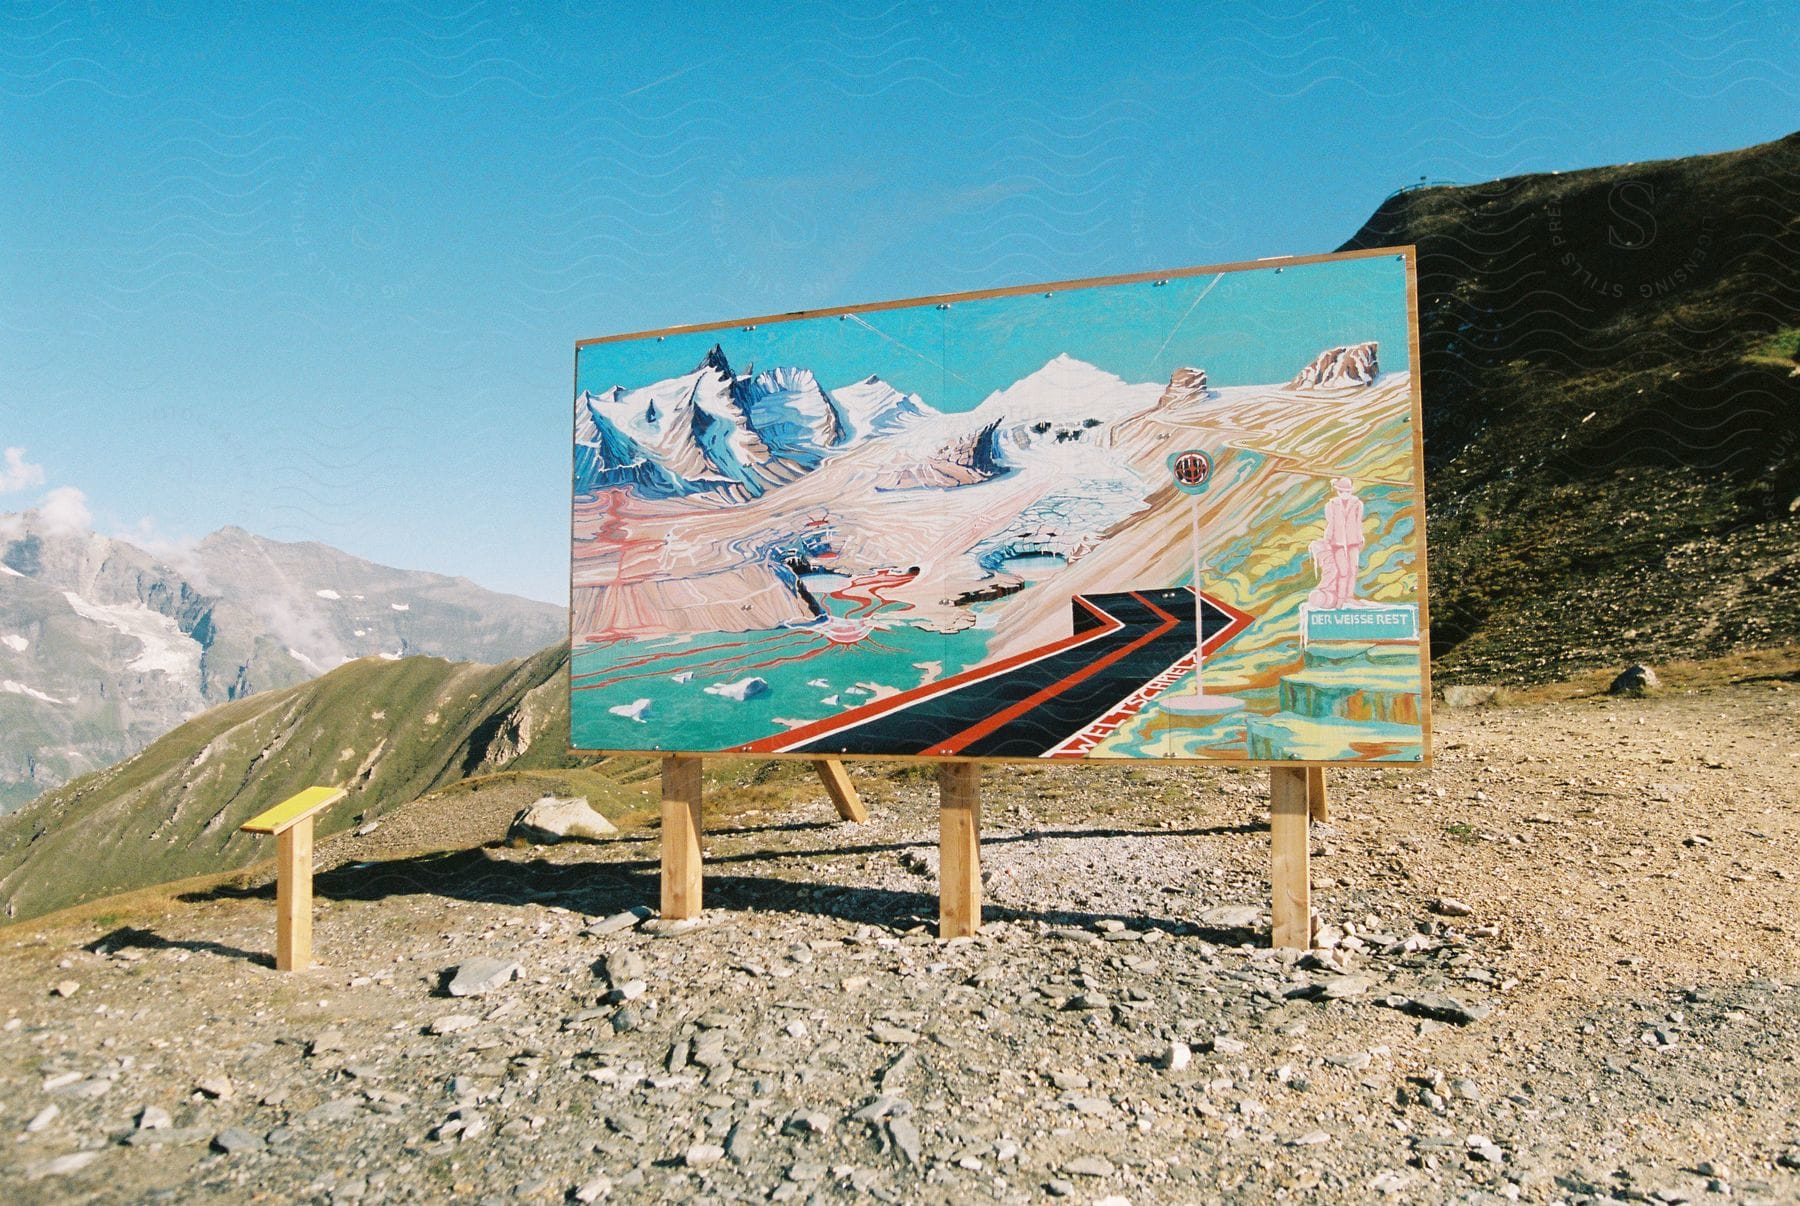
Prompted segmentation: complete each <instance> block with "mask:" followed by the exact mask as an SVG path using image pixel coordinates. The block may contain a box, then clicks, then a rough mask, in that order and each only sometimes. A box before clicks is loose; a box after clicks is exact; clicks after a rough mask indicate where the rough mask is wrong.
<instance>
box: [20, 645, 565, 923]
mask: <svg viewBox="0 0 1800 1206" xmlns="http://www.w3.org/2000/svg"><path fill="white" fill-rule="evenodd" d="M567 666H568V652H567V649H566V647H565V646H564V645H563V644H562V643H560V642H559V643H558V644H556V645H553V646H551V647H550V648H548V649H545V650H544V651H542V652H541V653H538V654H536V655H535V656H533V657H530V658H526V659H522V660H518V661H511V662H507V663H505V664H503V665H499V666H484V665H472V664H468V663H451V662H446V661H443V660H440V659H438V658H427V657H411V658H406V659H403V660H400V661H392V662H390V661H384V660H382V659H380V658H363V659H359V660H357V661H354V662H351V663H350V664H348V665H346V666H342V667H339V668H338V669H336V670H333V671H332V672H331V673H329V674H326V675H324V676H323V677H321V678H318V679H314V680H312V681H310V682H306V683H302V684H299V685H297V686H293V687H289V688H286V689H284V690H279V691H269V692H263V693H260V694H256V695H252V696H250V697H248V698H245V699H239V700H236V701H233V702H231V703H228V704H225V705H223V706H221V707H217V708H213V709H212V710H210V711H208V712H206V713H205V714H203V715H201V716H199V717H197V718H195V719H194V720H191V721H189V722H188V723H186V724H184V725H182V726H181V727H179V728H177V729H176V730H175V731H174V732H172V733H169V734H168V735H166V736H164V737H163V738H161V739H160V740H158V741H156V742H155V743H154V744H152V745H151V746H150V747H149V748H147V749H145V750H143V751H142V752H141V753H139V754H137V755H135V756H134V757H131V758H129V759H127V760H125V761H124V762H122V763H120V764H119V765H117V766H114V767H112V768H111V769H109V770H105V771H101V772H98V773H96V774H91V775H86V776H83V777H82V778H79V779H76V780H75V781H73V782H71V783H68V784H66V785H65V786H63V787H61V788H59V789H57V790H55V791H52V792H48V793H46V794H45V795H43V796H41V797H39V798H38V799H36V800H33V801H32V802H30V803H29V804H27V805H26V806H25V807H24V808H22V809H21V810H19V811H18V812H16V813H14V814H12V815H11V816H6V817H0V901H3V902H4V909H5V915H6V917H7V918H9V919H10V918H20V917H31V916H35V915H37V914H39V913H43V912H47V911H49V910H51V909H56V908H61V907H63V906H65V905H70V904H74V903H76V902H79V901H83V900H89V899H92V898H94V897H96V896H104V895H106V894H108V893H112V892H119V891H123V890H125V889H129V888H136V887H141V886H144V885H147V884H155V883H162V882H164V881H167V880H172V879H179V878H182V877H184V876H189V875H198V874H202V873H207V872H215V871H220V870H224V869H228V868H231V867H237V866H242V865H244V864H246V863H249V862H254V861H256V860H258V859H261V858H267V857H269V849H268V846H267V842H266V841H265V840H264V839H260V838H256V837H252V836H250V835H245V834H240V833H238V832H237V826H238V825H239V824H241V823H242V822H243V821H245V820H247V819H248V818H249V817H251V816H253V815H255V814H256V813H258V812H261V811H262V810H263V809H265V808H268V807H269V806H271V805H273V804H275V803H277V802H279V801H281V800H283V799H285V798H286V797H287V796H289V795H292V794H293V793H294V792H296V791H299V790H300V789H301V788H304V787H307V786H310V785H312V784H315V783H329V784H335V785H343V786H347V787H349V789H350V793H351V794H350V798H349V799H348V800H346V801H345V802H343V803H341V804H339V805H337V806H336V807H334V808H332V809H331V810H330V811H329V812H328V813H327V814H325V816H324V817H323V818H322V820H321V823H320V826H319V831H320V832H321V833H331V832H335V831H337V830H340V829H343V828H346V827H348V826H350V825H352V823H353V822H354V821H357V820H359V819H361V820H368V819H373V818H375V817H378V816H380V815H382V814H383V813H385V812H386V811H387V810H389V809H391V808H394V807H396V806H398V805H400V804H402V803H405V802H408V801H411V800H413V799H416V798H417V797H419V796H421V795H423V794H425V793H426V792H429V791H431V790H432V789H433V788H436V787H440V786H442V785H444V784H446V783H450V782H455V781H459V780H462V779H466V778H468V777H470V776H474V775H479V774H483V773H486V772H489V771H493V770H498V769H501V768H503V767H505V768H515V769H516V768H527V767H542V766H563V765H572V763H571V762H570V760H569V758H568V755H567V750H568V732H569V703H568V698H569V697H568V681H567V675H566V670H567Z"/></svg>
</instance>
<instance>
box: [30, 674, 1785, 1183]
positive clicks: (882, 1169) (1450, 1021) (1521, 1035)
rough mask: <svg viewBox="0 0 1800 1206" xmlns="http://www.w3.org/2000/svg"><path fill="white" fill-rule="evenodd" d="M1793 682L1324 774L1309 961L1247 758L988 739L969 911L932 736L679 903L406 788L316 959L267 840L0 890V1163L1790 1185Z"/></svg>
mask: <svg viewBox="0 0 1800 1206" xmlns="http://www.w3.org/2000/svg"><path fill="white" fill-rule="evenodd" d="M1797 701H1800V691H1797V690H1795V689H1794V687H1793V685H1792V683H1791V681H1781V680H1777V681H1765V682H1749V683H1743V684H1739V685H1735V686H1730V687H1725V688H1721V689H1718V690H1715V691H1710V692H1707V693H1704V694H1691V695H1689V694H1678V695H1671V696H1667V697H1662V698H1654V699H1647V700H1608V699H1600V700H1577V701H1572V702H1560V703H1553V704H1541V705H1530V706H1511V707H1498V708H1480V709H1469V710H1449V709H1445V710H1443V711H1441V712H1440V714H1439V725H1438V729H1439V732H1438V745H1437V751H1438V764H1437V767H1436V768H1435V769H1434V770H1433V771H1431V772H1408V771H1399V770H1394V771H1354V772H1343V773H1339V772H1333V774H1332V786H1333V818H1332V822H1331V823H1330V824H1328V825H1321V826H1315V827H1314V839H1313V840H1314V862H1313V873H1314V883H1315V893H1314V905H1315V907H1316V909H1317V910H1318V913H1319V926H1320V929H1319V934H1320V941H1321V949H1319V950H1316V951H1314V952H1312V953H1311V954H1309V955H1307V956H1305V957H1302V958H1296V957H1294V956H1293V955H1292V954H1283V953H1278V952H1273V951H1270V950H1268V949H1265V948H1264V947H1263V946H1262V945H1261V943H1262V942H1264V941H1266V925H1267V913H1266V909H1267V893H1268V888H1267V882H1266V873H1267V860H1268V839H1267V826H1266V820H1265V816H1266V811H1265V810H1266V787H1267V784H1266V775H1264V774H1260V773H1254V772H1248V771H1246V772H1232V771H1226V770H1197V769H1185V768H1156V767H1151V768H1142V769H1128V770H1112V769H1107V770H1098V769H1090V770H1084V769H1082V768H1043V769H1040V768H1036V767H1023V768H1018V767H1004V768H1001V767H996V768H990V769H989V770H988V771H987V773H986V775H985V789H986V801H985V809H986V817H985V825H984V834H983V838H984V840H983V845H982V857H983V870H984V877H985V880H986V891H987V905H988V907H987V912H986V918H987V921H988V924H987V925H986V926H985V927H984V928H983V931H982V933H981V935H980V936H979V937H977V938H975V939H972V940H959V941H954V942H948V943H945V942H940V941H938V940H937V939H936V938H935V937H934V934H933V930H934V922H935V915H936V904H935V896H934V892H935V876H936V848H935V842H936V817H935V807H934V805H935V794H934V788H933V786H932V784H931V783H930V782H929V781H928V780H927V779H925V778H924V777H923V776H920V775H900V776H897V777H889V778H882V777H870V776H869V775H868V774H867V773H866V772H858V778H859V781H860V782H862V783H864V784H865V798H866V799H867V801H868V803H869V804H870V806H871V811H872V813H873V816H872V819H871V821H870V822H869V823H868V824H866V825H847V824H841V823H839V822H837V821H836V820H835V814H833V813H832V812H831V809H830V806H829V804H828V803H826V802H825V800H824V798H823V795H822V793H821V794H820V795H819V798H818V799H816V800H813V801H811V802H809V803H806V804H804V805H802V806H800V807H797V808H794V809H792V810H788V811H786V812H780V813H770V812H760V813H759V812H747V811H739V812H735V813H733V812H730V811H729V809H728V807H727V809H726V810H722V811H721V813H720V814H719V815H718V816H717V817H716V818H715V821H716V823H715V825H714V828H713V829H712V830H711V831H710V832H709V834H708V838H707V842H706V853H707V858H708V871H709V874H708V876H707V881H706V903H707V906H708V908H707V912H706V914H705V915H704V917H703V918H702V919H701V921H700V924H698V925H697V926H693V927H685V926H673V927H671V926H666V925H664V924H662V923H660V922H659V921H657V920H655V919H654V918H652V919H650V920H648V921H644V920H641V919H640V918H639V917H638V916H634V915H629V914H626V912H625V911H626V910H629V909H631V908H632V907H634V906H640V907H641V906H643V905H645V904H653V903H654V902H655V899H656V879H655V875H656V864H655V858H656V845H655V836H654V833H653V832H648V831H642V830H640V831H631V830H627V832H626V833H625V834H624V835H623V836H622V837H620V838H618V839H617V840H614V841H611V842H608V843H604V844H592V845H589V844H581V845H562V846H556V847H550V848H530V847H525V848H515V847H511V846H507V845H505V844H503V843H502V842H501V841H500V838H501V836H502V834H503V833H504V828H505V822H506V820H507V819H509V818H510V815H511V809H512V807H513V806H514V803H515V802H514V801H511V800H506V799H501V798H500V797H498V796H496V797H495V799H494V801H493V803H492V804H483V803H481V802H480V797H479V796H478V795H477V796H469V797H463V798H461V799H459V800H458V802H457V805H456V807H457V812H456V815H455V817H454V818H449V817H445V818H444V821H445V823H444V825H443V826H442V829H443V831H445V832H448V833H451V834H454V837H455V839H456V841H457V843H458V844H459V848H457V849H453V850H447V851H442V852H439V853H434V854H426V855H408V854H405V853H404V852H402V851H400V850H398V849H396V848H394V845H393V844H394V842H395V841H396V840H400V839H402V838H404V839H406V840H416V838H417V836H418V835H419V834H420V833H421V832H429V831H431V830H432V829H433V828H434V826H433V824H432V823H430V817H431V815H432V814H431V813H430V812H429V809H430V808H432V807H433V805H431V804H430V803H429V802H427V803H426V804H422V805H420V806H419V809H420V811H417V812H415V813H414V814H413V815H412V816H411V818H410V819H409V820H407V821H404V822H396V823H395V824H392V825H387V824H384V826H383V829H382V830H379V831H377V832H375V833H373V834H370V835H367V836H366V837H365V838H360V839H359V838H347V839H343V840H338V841H334V842H332V843H328V844H326V845H325V846H323V847H322V848H321V856H320V865H321V873H320V875H319V878H318V890H319V894H320V898H321V899H320V904H319V907H318V910H317V913H316V922H315V925H316V934H317V946H318V951H319V955H320V957H321V958H322V959H324V960H326V961H327V965H325V966H321V967H318V968H315V969H314V970H312V971H310V972H307V973H304V974H302V975H296V976H287V975H281V974H279V973H276V972H275V971H274V970H272V968H271V966H269V963H268V957H267V954H266V952H267V951H268V950H269V948H270V945H271V942H272V929H273V917H272V907H271V903H270V893H269V891H268V889H267V886H266V885H263V884H256V883H251V884H249V885H244V886H239V885H226V886H223V887H218V888H214V889H211V890H200V891H192V892H189V893H187V895H186V896H185V897H178V898H173V899H171V898H167V897H164V898H160V899H159V898H156V897H154V896H152V897H150V898H139V899H134V900H132V901H128V902H123V903H119V904H117V906H116V907H108V906H96V907H89V908H86V909H84V910H82V911H80V912H79V913H71V914H64V915H61V916H59V917H52V918H46V919H41V920H40V921H38V922H33V923H27V924H25V925H20V926H14V927H11V928H10V929H7V930H3V931H0V1027H3V1028H0V1131H4V1132H7V1133H10V1134H11V1135H12V1136H14V1139H13V1141H12V1142H10V1143H9V1144H8V1149H7V1154H6V1156H5V1157H4V1159H0V1199H4V1200H7V1201H16V1202H34V1201H103V1202H114V1201H117V1202H137V1201H178V1202H190V1201H220V1200H228V1201H244V1200H257V1199H259V1198H266V1199H273V1200H281V1201H320V1202H336V1201H358V1200H360V1201H367V1202H373V1201H383V1200H395V1201H439V1200H446V1199H450V1198H456V1199H459V1200H471V1201H488V1200H492V1201H512V1200H515V1199H516V1200H525V1201H563V1200H575V1201H597V1200H601V1199H606V1200H610V1201H654V1200H665V1199H679V1200H684V1201H688V1200H691V1201H711V1202H727V1201H797V1202H799V1201H849V1200H859V1201H860V1200H864V1199H875V1200H880V1201H891V1202H959V1203H961V1202H972V1201H989V1200H991V1201H998V1202H1018V1201H1037V1200H1046V1199H1068V1200H1071V1201H1075V1202H1083V1203H1088V1202H1109V1203H1118V1202H1129V1203H1152V1202H1204V1201H1233V1202H1238V1201H1242V1202H1272V1201H1284V1200H1286V1201H1293V1200H1307V1201H1328V1202H1329V1201H1344V1202H1363V1201H1377V1200H1388V1201H1397V1202H1412V1201H1420V1202H1445V1201H1452V1202H1461V1201H1470V1202H1482V1201H1490V1200H1499V1199H1507V1200H1520V1201H1545V1202H1549V1201H1563V1202H1581V1201H1592V1200H1615V1199H1616V1200H1629V1201H1667V1202H1675V1201H1684V1200H1695V1201H1699V1200H1719V1201H1724V1200H1726V1199H1727V1198H1728V1197H1729V1198H1733V1199H1739V1200H1743V1201H1765V1202H1788V1201H1796V1200H1800V1116H1797V1110H1796V1104H1797V1103H1800V1062H1797V1060H1800V944H1797V942H1796V934H1797V933H1800V923H1797V922H1796V920H1795V906H1796V904H1797V903H1800V900H1797V897H1800V815H1797V810H1796V805H1797V804H1800V796H1797V789H1796V783H1797V782H1800V746H1797V743H1796V738H1795V734H1796V733H1800V707H1797ZM482 842H485V843H487V844H486V845H481V844H478V843H482ZM646 913H647V910H646ZM608 919H612V920H610V921H609V920H608ZM671 929H672V930H673V931H674V932H670V930H671ZM484 959H486V960H492V961H496V964H495V965H494V966H489V967H487V968H485V969H484V968H483V967H482V966H481V965H480V964H479V961H480V960H484ZM515 963H516V964H517V965H518V969H519V972H518V978H509V977H510V975H511V971H510V968H509V967H508V965H510V964H515ZM471 965H474V966H471ZM459 967H461V968H462V969H463V971H464V979H465V980H475V979H480V978H481V977H480V975H479V973H481V972H482V971H483V970H486V971H487V972H489V973H490V974H488V975H487V976H486V980H488V981H491V982H492V983H491V986H488V987H486V988H485V991H482V992H480V993H479V994H478V995H472V996H463V997H456V996H450V995H448V994H447V986H448V983H449V981H450V978H451V973H452V971H453V969H456V968H459Z"/></svg>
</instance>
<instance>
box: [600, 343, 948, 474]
mask: <svg viewBox="0 0 1800 1206" xmlns="http://www.w3.org/2000/svg"><path fill="white" fill-rule="evenodd" d="M936 414H937V412H936V411H935V410H933V409H932V408H931V407H929V406H927V405H926V404H925V402H924V400H923V399H921V398H920V397H919V396H918V395H917V394H903V393H901V392H900V391H899V390H897V389H895V388H894V387H893V386H891V385H889V384H887V383H886V382H885V381H883V380H881V379H880V378H879V377H873V376H871V377H868V378H865V379H864V380H862V381H859V382H856V383H855V384H853V385H848V386H845V387H844V388H842V389H838V390H833V391H830V392H827V391H826V390H825V389H824V388H823V387H822V386H820V384H819V381H818V378H817V377H816V376H815V375H814V374H813V372H812V370H811V369H808V368H803V367H798V366H786V365H784V366H778V367H775V368H771V369H765V370H763V371H762V372H760V373H758V372H754V371H752V372H747V373H744V374H742V375H738V374H736V373H734V372H733V371H732V368H731V364H730V362H729V361H728V360H727V359H726V357H725V352H724V349H723V348H721V347H720V346H719V345H717V344H715V345H714V346H713V348H712V350H711V351H709V352H708V353H707V354H706V355H705V357H703V358H702V359H701V361H700V363H699V364H698V365H697V366H696V367H695V369H694V371H693V372H691V373H687V374H685V375H683V376H680V377H671V378H669V379H668V380H666V381H658V382H656V383H655V384H652V385H646V386H643V387H641V388H638V389H631V390H627V389H625V388H623V387H621V386H617V385H615V386H613V387H612V388H610V389H607V390H605V391H603V392H600V393H593V392H589V391H583V392H582V393H581V394H580V395H579V396H578V397H577V398H576V400H575V489H576V492H577V493H581V494H592V493H594V492H595V491H597V490H603V489H607V488H609V487H615V486H624V487H627V488H630V489H631V490H632V491H633V492H634V493H636V494H639V495H641V496H643V497H647V498H679V497H683V496H686V495H698V494H709V495H712V496H713V497H715V498H716V499H717V500H718V501H721V502H728V503H738V502H746V501H748V500H750V499H753V498H760V497H762V495H764V494H766V493H767V492H768V491H770V490H772V489H775V488H777V487H780V486H783V485H785V484H787V483H788V482H791V481H794V480H795V479H796V478H798V477H801V476H803V475H804V474H807V473H810V472H811V471H812V470H814V469H817V468H818V467H819V465H820V464H822V463H823V462H824V461H825V460H826V459H828V458H829V457H831V456H833V455H835V454H836V453H837V452H838V451H840V450H842V449H845V448H848V447H849V446H851V445H853V444H856V443H859V442H861V441H863V440H866V439H869V438H873V437H880V436H885V435H889V434H892V433H893V432H896V431H899V430H901V429H903V428H904V427H906V426H907V425H908V424H909V423H912V422H914V421H917V420H919V419H922V418H926V417H929V416H934V415H936Z"/></svg>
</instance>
